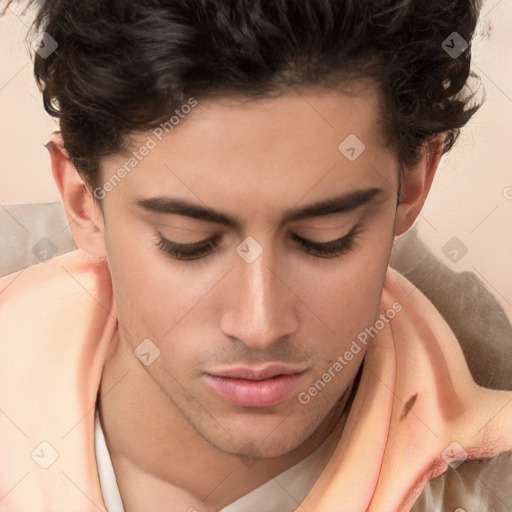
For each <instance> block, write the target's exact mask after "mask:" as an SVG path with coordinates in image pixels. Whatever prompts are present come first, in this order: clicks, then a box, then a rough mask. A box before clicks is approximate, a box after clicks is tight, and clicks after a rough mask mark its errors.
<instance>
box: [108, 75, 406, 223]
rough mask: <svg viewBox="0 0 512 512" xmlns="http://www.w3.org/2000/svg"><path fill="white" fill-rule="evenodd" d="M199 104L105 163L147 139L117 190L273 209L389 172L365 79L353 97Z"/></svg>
mask: <svg viewBox="0 0 512 512" xmlns="http://www.w3.org/2000/svg"><path fill="white" fill-rule="evenodd" d="M196 101H197V104H196V105H195V106H194V107H193V108H192V109H183V111H182V112H180V114H181V115H180V116H179V118H178V117H177V116H175V119H174V123H175V124H173V126H172V128H170V125H169V124H168V125H167V129H162V128H160V130H157V131H156V132H155V130H149V131H147V132H145V133H143V134H137V136H134V137H133V138H132V144H131V148H130V151H129V152H127V153H125V154H120V155H115V156H112V157H109V158H108V159H106V160H105V161H104V163H103V180H108V178H109V176H110V175H111V174H112V173H113V172H115V170H116V168H119V167H120V166H122V165H123V163H126V162H127V159H128V158H130V155H133V152H134V151H135V152H137V151H138V149H140V148H141V147H142V146H144V145H148V144H147V142H148V140H149V139H151V141H152V143H151V149H150V150H149V151H147V152H146V151H145V153H146V155H145V156H144V157H143V158H142V159H141V160H140V161H139V162H138V163H137V166H136V168H134V169H133V170H132V171H131V172H130V173H129V175H128V176H127V177H126V178H125V179H123V182H122V183H120V184H119V185H118V186H116V191H115V194H117V195H124V196H125V197H126V198H128V199H132V200H134V201H135V199H140V198H147V197H155V196H158V195H169V194H172V195H174V196H175V197H176V196H178V197H182V198H185V199H194V200H196V201H201V202H203V203H205V204H209V205H212V206H213V205H214V204H215V205H216V206H219V205H222V204H223V203H226V204H227V203H229V204H231V205H232V206H233V208H237V207H238V208H242V209H243V208H245V210H247V211H249V210H251V209H252V211H253V212H254V213H256V210H257V209H258V208H257V207H255V204H256V203H257V204H258V205H259V208H260V209H266V211H267V212H270V211H271V210H272V208H274V207H276V205H278V206H279V208H289V207H291V205H292V204H294V203H296V202H297V201H299V200H300V198H301V197H304V196H306V195H307V196H308V197H307V199H308V200H310V201H315V200H318V199H321V198H322V197H325V194H326V193H328V192H330V191H332V190H333V189H335V190H336V192H343V191H344V190H352V189H355V188H362V187H364V186H368V187H371V186H376V185H382V183H377V182H376V178H378V176H376V175H379V174H380V175H381V176H384V179H386V175H389V172H391V171H394V169H396V159H395V157H394V155H393V154H391V152H390V150H389V149H388V148H387V147H386V144H385V140H384V137H383V133H382V128H381V111H380V96H379V93H378V90H377V89H376V88H375V87H373V86H372V85H371V84H370V85H369V84H364V86H363V84H361V87H360V88H359V89H357V87H352V90H351V94H344V93H342V92H340V91H338V90H333V89H329V90H327V89H324V88H309V89H302V90H299V89H296V90H291V91H290V92H289V93H287V94H283V95H281V96H278V97H273V98H265V99H259V100H241V99H239V98H229V97H225V96H224V97H221V98H209V99H207V100H201V99H199V98H198V99H197V100H196ZM185 112H187V113H185ZM162 126H163V125H162ZM164 128H165V127H164ZM354 153H355V154H354ZM354 156H355V158H354ZM132 158H133V156H132ZM388 179H389V176H388ZM380 181H382V178H381V180H380ZM236 201H238V203H236ZM250 203H251V204H252V206H250Z"/></svg>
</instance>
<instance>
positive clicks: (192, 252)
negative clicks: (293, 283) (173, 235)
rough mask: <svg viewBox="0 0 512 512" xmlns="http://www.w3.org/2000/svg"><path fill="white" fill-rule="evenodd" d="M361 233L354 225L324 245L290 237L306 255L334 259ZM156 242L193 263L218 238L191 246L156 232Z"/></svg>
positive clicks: (211, 247) (206, 251)
mask: <svg viewBox="0 0 512 512" xmlns="http://www.w3.org/2000/svg"><path fill="white" fill-rule="evenodd" d="M360 232H361V230H360V227H359V225H356V226H354V227H353V228H352V230H351V231H350V232H349V233H348V234H347V235H345V236H342V237H341V238H338V239H337V240H332V241H330V242H325V243H314V242H310V241H308V240H305V239H304V238H301V237H299V236H297V235H295V234H294V233H292V235H291V237H292V238H293V240H294V241H296V242H297V243H298V245H300V246H301V247H302V248H303V249H304V252H306V253H307V254H308V255H311V256H313V257H315V258H335V257H337V256H342V255H343V254H345V253H348V252H349V251H351V250H352V249H353V247H354V245H355V240H356V238H357V235H359V233H360ZM158 237H159V239H158V241H157V243H156V245H157V247H159V248H160V249H161V250H162V251H164V252H165V253H167V254H169V255H170V256H171V257H172V258H174V259H177V260H183V261H193V260H197V259H200V258H202V257H203V256H205V255H207V254H209V253H210V252H211V250H212V249H215V247H217V240H218V238H219V237H218V236H217V237H214V238H211V239H209V240H206V241H205V242H197V243H192V244H179V243H177V242H173V241H171V240H168V239H167V238H165V237H164V236H163V235H162V234H161V233H159V232H158Z"/></svg>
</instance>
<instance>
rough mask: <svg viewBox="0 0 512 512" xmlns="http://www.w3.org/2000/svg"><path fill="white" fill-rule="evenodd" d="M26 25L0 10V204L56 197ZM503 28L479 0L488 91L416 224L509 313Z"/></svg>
mask: <svg viewBox="0 0 512 512" xmlns="http://www.w3.org/2000/svg"><path fill="white" fill-rule="evenodd" d="M0 5H1V6H2V7H1V9H2V10H3V5H4V3H3V2H0ZM29 24H30V12H29V13H27V14H25V15H23V16H22V15H21V9H20V8H19V7H18V6H16V5H15V6H13V7H11V8H10V9H9V10H8V12H7V13H6V15H5V16H4V17H2V18H0V112H1V116H0V140H1V149H2V158H1V159H0V207H1V206H2V205H4V204H12V203H31V202H49V201H56V200H60V197H59V194H58V191H57V188H56V186H55V184H54V182H53V178H52V175H51V171H50V167H49V159H48V154H47V151H46V149H45V148H44V147H43V144H44V143H45V142H46V141H47V139H48V136H49V134H50V133H51V132H52V131H53V130H54V129H56V127H57V124H56V122H55V121H54V120H52V119H51V118H50V117H49V116H48V115H47V114H46V113H45V112H44V110H43V107H42V100H41V96H40V93H39V92H38V90H37V88H36V86H35V83H34V79H33V76H32V67H31V61H30V58H29V56H28V52H27V47H26V44H25V42H24V37H25V34H26V32H27V27H28V25H29ZM511 28H512V0H488V1H487V2H485V4H484V9H483V12H482V16H481V21H480V24H479V30H478V34H477V37H476V39H475V46H474V71H475V72H476V73H477V74H479V75H480V78H481V80H482V83H483V87H484V89H485V93H486V98H487V99H486V102H485V104H484V106H483V107H482V109H481V110H480V112H479V113H478V114H477V115H476V116H475V117H474V118H473V119H472V121H471V122H470V124H469V125H468V126H467V127H466V128H465V130H464V131H463V133H462V135H461V137H460V139H459V141H458V143H457V145H456V147H455V148H454V149H453V150H452V152H451V153H450V154H449V155H447V156H445V157H444V159H443V162H442V164H441V167H440V169H439V171H438V174H437V176H436V179H435V181H434V184H433V188H432V191H431V194H430V197H429V199H428V200H427V204H426V205H425V208H424V210H423V212H422V213H421V216H420V217H419V219H418V221H417V225H418V230H419V234H420V236H421V237H422V238H423V239H424V240H425V241H427V243H428V245H429V247H430V248H431V249H432V251H433V252H434V253H435V254H436V255H438V256H439V257H440V258H441V259H442V260H443V261H444V262H445V264H448V265H449V266H450V267H451V268H452V269H453V270H455V271H462V270H470V271H472V272H475V273H476V274H477V275H478V276H479V277H480V278H481V279H483V280H484V282H485V283H486V284H487V286H488V288H489V289H490V290H491V291H492V292H493V293H494V295H495V296H496V297H497V298H498V300H499V301H500V303H501V304H502V305H503V307H504V309H505V310H506V312H507V314H508V315H509V318H511V319H512V30H511ZM447 35H448V34H447ZM464 248H467V253H466V254H465V255H464V256H463V257H462V258H461V257H460V256H461V254H462V252H461V249H464ZM453 251H458V254H456V253H454V252H453Z"/></svg>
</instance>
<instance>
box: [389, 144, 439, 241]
mask: <svg viewBox="0 0 512 512" xmlns="http://www.w3.org/2000/svg"><path fill="white" fill-rule="evenodd" d="M443 143H444V137H442V136H441V137H438V138H436V139H433V140H432V141H430V142H427V143H426V144H424V146H423V147H422V149H421V160H420V161H419V163H418V164H417V165H416V166H415V167H413V168H406V169H404V172H403V176H402V191H401V195H400V203H399V205H398V208H397V213H396V217H395V236H399V235H401V234H403V233H405V232H406V231H407V230H408V229H409V228H410V227H411V226H412V225H413V224H414V221H415V220H416V218H417V217H418V215H419V214H420V212H421V209H422V208H423V205H424V203H425V200H426V199H427V196H428V193H429V191H430V187H431V185H432V182H433V180H434V176H435V174H436V171H437V167H438V165H439V161H440V160H441V155H442V149H443Z"/></svg>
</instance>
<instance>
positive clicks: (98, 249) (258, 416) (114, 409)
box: [48, 82, 441, 511]
mask: <svg viewBox="0 0 512 512" xmlns="http://www.w3.org/2000/svg"><path fill="white" fill-rule="evenodd" d="M364 85H365V87H363V83H362V82H361V84H360V87H359V90H358V91H359V92H358V94H357V95H350V96H348V95H345V94H342V93H340V92H339V91H335V90H332V89H331V90H324V89H320V88H309V89H305V90H302V91H301V92H300V94H298V93H297V92H293V91H290V93H289V94H286V95H283V96H280V97H278V98H272V99H266V100H258V101H252V102H245V103H243V104H242V103H239V102H237V101H236V100H234V99H227V98H223V99H219V98H218V99H215V100H214V99H210V100H205V101H201V100H198V105H197V106H196V107H195V108H194V109H193V111H192V112H191V113H190V114H189V115H188V116H187V117H186V119H184V120H182V121H181V123H180V125H179V126H178V127H177V128H176V129H174V130H173V131H171V132H169V133H168V134H167V135H166V136H165V137H164V139H163V140H162V141H160V142H158V144H157V145H156V147H155V148H154V149H152V150H151V151H150V152H149V154H148V155H147V156H146V157H145V158H144V159H143V160H142V161H141V162H140V163H139V164H138V165H137V167H136V169H134V170H133V171H132V172H131V173H130V174H129V175H127V176H126V177H125V178H124V179H123V180H121V182H120V183H119V184H117V185H116V186H115V187H114V188H113V189H112V190H111V191H109V192H108V193H107V194H106V195H105V198H104V199H103V211H102V210H101V209H100V208H99V206H98V203H97V201H95V199H94V197H93V195H92V193H91V191H90V190H89V189H88V188H87V187H86V186H85V185H84V182H83V181H82V179H81V178H80V176H79V174H78V173H77V171H76V169H75V168H74V167H73V165H72V164H71V162H70V160H69V158H68V156H67V155H66V152H65V151H64V150H63V149H62V147H61V145H60V144H59V140H58V138H57V137H54V138H53V139H52V141H51V142H50V143H49V145H48V147H49V150H50V154H51V160H52V169H53V174H54V178H55V181H56V183H57V186H58V188H59V190H60V193H61V196H62V199H63V203H64V207H65V209H66V213H67V216H68V220H69V221H70V226H71V229H72V233H73V237H74V239H75V241H76V242H77V244H78V245H79V247H80V248H81V249H83V250H85V251H87V252H88V253H89V254H91V255H92V256H94V257H100V258H107V261H108V264H109V268H110V271H111V276H112V286H113V292H114V300H115V304H116V309H117V314H118V320H119V329H118V331H117V333H116V337H115V339H114V343H113V344H112V351H111V353H110V355H109V358H108V360H107V363H106V366H105V369H104V373H103V378H102V383H101V389H100V395H101V396H102V399H101V402H100V413H101V420H102V424H103V428H104V431H105V435H106V439H107V446H108V448H109V451H110V453H111V457H112V461H113V465H114V470H115V472H116V476H117V480H118V484H119V487H120V491H121V495H122V497H123V502H124V505H125V508H126V510H127V511H131V510H140V509H142V508H145V509H147V510H150V509H151V507H170V509H172V510H190V508H191V507H194V508H196V509H197V510H218V509H219V508H221V507H223V506H226V505H227V504H229V503H231V502H233V501H234V500H236V499H238V498H239V497H241V496H243V495H245V494H247V493H248V492H250V491H251V490H253V489H255V488H256V487H258V486H260V485H262V484H263V483H265V482H266V481H268V480H269V479H271V478H272V477H273V476H275V475H277V474H279V473H280V472H282V471H284V470H286V469H288V468H290V467H291V466H293V465H294V464H296V463H297V462H299V461H300V460H302V459H304V458H305V457H306V456H307V455H309V454H310V453H312V452H313V451H314V450H315V448H317V447H318V446H319V445H320V444H321V443H322V442H323V441H324V440H325V439H326V438H327V436H328V435H329V434H330V433H332V432H333V429H334V427H335V426H336V424H337V422H339V421H340V418H341V419H343V418H344V417H345V416H346V414H347V412H348V409H347V407H346V403H347V402H346V399H347V396H348V393H347V390H348V389H350V387H351V385H352V384H353V381H354V378H355V376H356V374H357V371H358V369H359V367H360V364H361V360H362V358H363V355H364V350H361V352H359V353H358V354H357V355H355V356H354V358H353V360H352V361H351V362H350V363H349V364H348V365H347V366H346V367H345V368H344V369H343V371H342V372H340V373H339V374H338V375H337V376H336V378H334V379H332V381H331V382H330V383H329V384H328V385H326V386H325V388H324V389H323V390H322V391H321V392H320V393H318V395H317V396H315V397H314V398H312V400H311V401H310V402H309V403H308V404H306V405H303V404H301V403H299V401H298V399H297V395H298V393H299V392H302V391H305V390H307V389H308V388H309V387H310V386H311V385H312V384H313V383H314V382H315V381H316V380H317V379H319V378H320V377H321V375H322V374H323V373H324V372H325V371H326V370H327V369H328V368H329V367H331V366H332V364H333V363H334V361H335V360H336V359H337V357H338V356H340V355H343V354H344V353H345V351H346V350H347V349H348V348H349V347H350V344H351V342H352V340H353V339H354V338H355V337H356V336H357V335H358V333H360V332H362V331H363V330H364V329H365V328H366V327H369V326H371V325H373V324H374V322H375V319H376V318H377V317H378V314H379V304H380V298H381V293H382V287H383V283H384V278H385V272H386V268H387V265H388V262H389V256H390V253H391V249H392V244H393V240H394V236H397V235H400V234H402V233H404V232H405V231H407V229H409V228H410V227H411V225H412V224H413V222H414V220H415V219H416V217H417V216H418V214H419V213H420V211H421V208H422V206H423V204H424V201H425V199H426V197H427V194H428V192H429V190H430V186H431V183H432V180H433V178H434V175H435V172H436V169H437V166H438V162H439V159H440V150H441V139H437V140H436V141H435V142H431V143H430V144H429V145H425V146H424V147H423V148H422V158H421V161H420V163H419V164H418V165H417V166H416V167H415V168H414V169H405V170H404V175H403V183H402V193H401V201H400V204H399V206H398V208H397V193H398V180H399V166H398V162H397V158H396V156H395V154H394V153H393V152H392V151H391V150H390V149H389V148H388V147H387V145H386V143H385V140H384V138H383V134H382V130H381V128H380V125H379V123H378V121H379V115H380V110H379V105H380V97H379V94H378V89H377V88H376V87H375V86H373V85H371V84H364ZM150 134H151V131H148V132H147V133H143V134H137V135H136V136H134V138H133V142H134V144H133V147H134V148H138V147H140V145H142V144H143V143H144V141H145V140H146V139H147V136H148V135H150ZM349 134H356V135H357V137H358V138H359V139H360V140H361V141H363V142H364V144H365V146H366V149H365V151H364V152H363V153H362V154H361V155H360V156H359V157H358V158H357V159H356V160H355V161H353V162H351V161H349V160H348V159H347V158H346V157H345V156H344V155H343V154H342V153H341V152H340V151H339V150H338V145H339V144H340V142H341V141H343V139H345V137H347V135H349ZM126 160H127V156H126V155H121V154H117V155H112V156H110V157H108V158H106V159H104V160H103V162H102V179H103V180H106V179H108V178H109V177H110V176H112V174H113V173H114V172H115V171H116V169H118V168H119V167H121V166H122V165H123V164H124V163H125V162H126ZM373 187H376V188H380V189H382V195H381V196H380V197H379V199H378V200H375V201H373V202H371V203H369V204H367V205H365V206H362V207H359V208H357V209H355V210H353V211H350V212H340V213H336V214H332V215H328V216H317V217H314V218H307V219H302V220H298V221H294V222H291V223H283V220H282V219H283V218H284V215H285V214H286V213H287V212H288V210H289V209H291V208H297V207H303V206H306V205H309V204H312V203H315V202H317V201H321V200H325V199H328V198H330V197H333V196H334V195H338V194H343V193H346V192H350V191H353V190H356V189H363V188H373ZM158 195H169V196H171V195H172V196H173V197H179V198H182V199H187V200H189V201H191V202H193V203H195V204H199V205H203V206H207V207H209V208H213V209H215V210H220V211H223V212H225V213H227V214H229V215H231V216H232V217H234V218H235V219H236V220H238V222H239V223H240V226H241V229H240V231H237V230H235V229H232V228H228V227H225V226H222V225H220V224H218V223H214V222H206V221H203V220H198V219H192V218H190V217H185V216H181V215H175V214H165V213H153V212H148V211H144V210H143V209H141V208H139V207H137V205H136V204H135V201H136V199H140V198H150V197H154V196H158ZM356 224H360V226H361V231H360V233H359V234H357V235H356V238H355V240H354V245H353V247H352V249H351V250H350V251H348V252H346V253H345V254H342V255H340V256H335V257H329V258H321V257H318V256H315V255H311V254H307V253H306V252H305V250H304V249H303V248H301V247H300V246H299V245H298V244H297V243H296V242H295V241H293V240H292V239H291V238H290V234H291V233H295V234H297V235H298V236H300V237H302V238H305V239H308V240H311V241H314V242H327V241H330V240H335V239H337V238H339V237H341V236H344V235H346V234H347V233H349V231H350V230H351V229H352V228H353V227H354V226H355V225H356ZM157 229H158V230H159V231H160V232H161V233H162V234H163V235H164V236H165V237H166V238H168V239H170V240H174V241H176V242H181V243H189V242H190V243H192V242H198V241H201V240H205V239H207V238H209V237H211V236H213V235H216V234H218V235H220V239H219V240H220V241H219V246H218V247H217V248H215V249H214V250H213V251H212V253H211V254H209V255H207V256H205V257H203V258H201V259H198V260H195V261H189V262H187V261H180V260H177V259H173V258H172V257H171V256H169V255H167V254H166V253H164V252H163V251H162V250H161V249H160V248H159V247H157V244H156V242H157V241H158V238H157V234H156V230H157ZM248 236H251V237H253V238H254V239H255V240H256V241H257V242H258V244H259V245H260V246H261V248H262V250H263V251H262V253H261V255H260V256H259V257H258V258H257V259H256V260H255V261H253V262H252V263H248V262H246V261H245V260H244V259H242V258H241V257H240V256H239V254H237V252H236V250H235V249H236V248H237V246H239V244H240V243H241V242H242V241H243V240H244V239H245V238H246V237H248ZM147 338H149V339H150V340H152V342H153V343H154V344H155V345H156V346H158V348H159V350H160V356H159V357H157V358H156V359H155V360H154V361H153V362H152V363H151V364H150V365H149V366H145V365H143V364H141V362H140V361H139V360H138V359H137V358H136V357H134V349H136V347H137V346H138V345H139V344H140V343H141V341H142V340H144V339H147ZM269 362H279V363H283V364H287V365H293V366H298V367H300V368H301V369H303V370H304V373H303V374H302V377H301V380H300V382H299V384H298V387H297V389H296V391H295V392H294V393H293V394H292V396H291V397H290V398H288V399H287V400H285V401H283V402H281V403H279V404H277V405H274V406H269V407H242V406H239V405H235V404H233V403H231V402H229V401H228V400H226V399H225V398H223V397H221V396H220V395H218V394H217V393H216V392H215V391H214V390H213V389H212V388H211V387H210V386H209V385H208V384H207V382H206V377H205V375H206V373H207V372H211V371H215V370H219V369H221V368H227V367H235V366H238V365H247V366H250V367H251V368H255V369H257V368H261V367H262V366H263V365H264V364H265V363H269ZM338 424H339V423H338ZM244 456H253V457H260V458H261V459H259V461H258V462H257V463H256V464H254V465H251V466H250V465H248V464H244V461H245V460H246V459H244ZM249 466H250V467H249ZM171 505H172V506H171Z"/></svg>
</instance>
